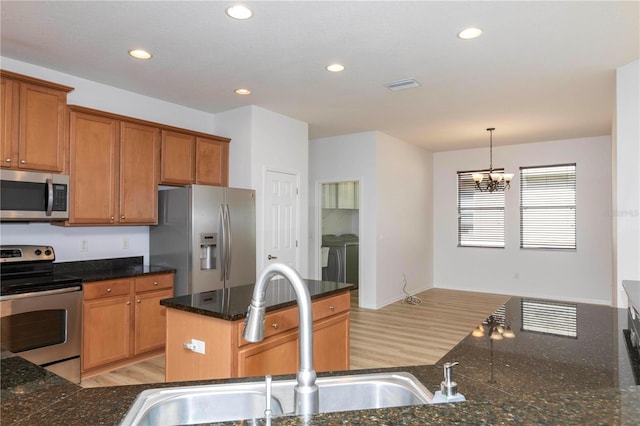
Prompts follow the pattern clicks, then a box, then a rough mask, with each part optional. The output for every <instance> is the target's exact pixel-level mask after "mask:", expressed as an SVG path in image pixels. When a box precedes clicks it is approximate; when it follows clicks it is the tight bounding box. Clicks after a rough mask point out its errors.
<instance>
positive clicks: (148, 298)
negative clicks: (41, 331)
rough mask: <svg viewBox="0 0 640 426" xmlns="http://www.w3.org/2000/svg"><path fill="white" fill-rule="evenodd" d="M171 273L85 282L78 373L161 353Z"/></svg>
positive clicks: (90, 373) (96, 371)
mask: <svg viewBox="0 0 640 426" xmlns="http://www.w3.org/2000/svg"><path fill="white" fill-rule="evenodd" d="M173 280H174V274H173V273H168V274H154V275H145V276H141V277H135V278H124V279H114V280H105V281H95V282H86V283H83V302H82V312H83V318H82V356H81V365H82V377H83V378H87V377H91V376H93V375H96V374H100V373H102V372H105V371H108V370H111V369H114V368H118V367H121V366H124V365H128V364H132V363H134V362H138V361H141V360H143V359H146V358H149V357H151V356H156V355H158V354H159V353H162V350H163V349H164V345H165V338H166V321H167V320H166V308H165V307H164V306H162V305H160V300H162V299H168V298H171V297H172V296H173Z"/></svg>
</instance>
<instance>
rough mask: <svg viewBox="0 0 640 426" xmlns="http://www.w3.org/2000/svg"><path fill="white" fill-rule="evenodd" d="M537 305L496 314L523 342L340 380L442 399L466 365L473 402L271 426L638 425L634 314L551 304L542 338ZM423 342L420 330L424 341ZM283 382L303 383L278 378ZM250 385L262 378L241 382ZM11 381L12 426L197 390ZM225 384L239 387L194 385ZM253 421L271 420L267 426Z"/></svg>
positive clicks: (19, 371)
mask: <svg viewBox="0 0 640 426" xmlns="http://www.w3.org/2000/svg"><path fill="white" fill-rule="evenodd" d="M529 302H530V301H526V300H525V299H522V298H516V297H514V298H511V299H510V300H509V301H508V302H507V303H506V304H505V306H504V309H503V310H501V311H499V313H496V315H498V316H500V317H501V318H502V319H503V322H508V323H509V325H510V326H511V329H512V330H513V331H515V335H516V336H515V338H512V339H506V338H505V339H502V340H495V341H494V340H491V339H489V338H488V334H485V336H483V337H474V336H472V335H471V334H470V335H469V336H467V337H466V338H465V339H464V340H463V341H462V342H461V343H460V344H458V345H457V346H456V347H455V348H453V349H452V350H451V351H450V352H449V353H447V354H446V355H445V356H444V357H443V358H442V359H441V360H440V361H439V362H438V363H437V365H419V366H410V367H398V368H387V369H375V370H360V371H350V372H347V373H340V374H355V373H365V372H366V373H369V372H388V371H407V372H409V373H411V374H413V375H414V376H416V377H417V378H418V379H419V380H420V381H421V382H423V383H424V384H425V385H426V386H427V388H428V389H430V390H431V391H432V392H434V391H435V390H437V389H438V387H439V383H440V381H441V380H442V377H443V374H442V364H443V363H445V362H453V361H458V362H460V365H459V366H457V367H456V370H455V372H454V376H455V377H454V379H455V381H456V382H457V383H458V388H459V391H460V392H461V393H463V394H464V395H465V396H466V398H467V401H465V402H461V403H456V404H434V405H420V406H411V407H398V408H388V409H379V410H363V411H351V412H342V413H326V414H319V415H315V416H313V417H312V418H311V419H309V420H307V421H305V420H304V419H302V418H299V417H296V416H287V417H274V418H272V419H271V422H270V424H272V425H300V424H310V425H345V424H367V425H423V424H503V423H512V424H545V425H546V424H580V425H584V424H607V425H616V424H621V425H636V424H638V422H639V421H640V386H638V385H637V384H636V382H635V379H634V376H633V374H632V370H633V368H634V367H638V366H640V363H638V360H637V358H636V360H635V361H632V357H630V353H629V351H628V349H627V346H626V342H625V338H624V333H623V331H624V329H626V327H627V320H626V318H627V317H626V315H627V311H626V310H625V309H615V308H611V307H607V306H599V305H587V304H566V305H568V306H564V305H565V304H557V303H555V302H550V306H551V307H552V308H554V309H556V310H557V309H560V308H564V311H565V312H567V313H566V314H565V315H564V316H562V317H563V321H560V322H558V324H562V327H560V325H553V326H549V327H548V328H547V329H546V330H544V332H541V331H534V330H536V329H537V328H538V325H536V322H535V321H534V320H535V319H536V318H535V315H533V316H534V318H530V316H531V315H532V314H530V313H529V312H530V311H529V305H528V303H529ZM536 302H537V301H536ZM540 309H541V310H539V311H538V312H544V306H542V307H541V308H540ZM534 313H535V312H534ZM545 315H547V314H545ZM547 316H548V315H547ZM532 321H533V322H532ZM574 326H575V327H574ZM567 330H568V331H567ZM560 334H564V335H560ZM567 334H568V335H567ZM419 336H420V333H419V330H416V338H419ZM634 364H638V365H634ZM319 375H325V374H319ZM328 375H331V374H328ZM279 378H293V376H292V375H288V376H282V377H276V378H275V380H278V379H279ZM246 380H252V379H232V380H231V381H246ZM1 381H2V412H1V414H2V423H3V425H4V424H7V425H9V424H24V425H27V424H29V425H31V424H48V425H65V426H68V425H76V424H78V425H80V424H82V425H84V424H106V425H111V424H118V422H119V421H120V420H121V419H122V417H123V416H124V415H125V413H126V411H127V410H128V407H129V406H130V404H131V403H132V402H133V400H134V399H135V397H136V396H137V395H138V393H140V392H141V391H142V390H145V389H148V388H157V387H169V386H180V385H186V384H187V383H167V384H151V385H136V386H117V387H105V388H93V389H81V388H79V387H78V386H76V385H73V384H70V383H68V382H65V381H64V380H62V379H60V378H57V376H55V375H53V374H51V373H49V372H46V371H44V370H42V369H41V368H39V367H35V366H33V365H32V364H30V363H28V362H27V361H24V360H22V359H21V358H18V357H10V358H5V359H2V376H1ZM225 382H229V380H208V381H199V382H190V383H188V384H189V385H194V384H205V383H225ZM248 423H249V422H246V421H245V422H236V423H233V422H227V423H224V424H227V425H231V424H238V425H240V424H248ZM250 424H258V425H264V424H266V423H265V421H264V420H263V419H258V420H256V421H255V422H253V423H250Z"/></svg>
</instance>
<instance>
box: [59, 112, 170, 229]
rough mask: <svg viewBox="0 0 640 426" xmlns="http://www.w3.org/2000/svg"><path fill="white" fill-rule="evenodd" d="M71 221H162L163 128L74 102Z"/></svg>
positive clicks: (121, 223) (143, 222)
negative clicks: (158, 206) (160, 183)
mask: <svg viewBox="0 0 640 426" xmlns="http://www.w3.org/2000/svg"><path fill="white" fill-rule="evenodd" d="M70 110H71V112H70V173H69V175H70V182H71V185H70V186H71V193H70V212H69V221H68V224H70V225H153V224H156V223H157V222H158V209H157V205H158V194H157V191H158V180H159V161H160V159H159V133H160V131H159V129H158V128H156V127H153V126H148V125H144V124H138V123H134V122H129V121H124V120H122V119H120V118H119V117H118V116H114V115H112V114H107V113H99V112H96V111H93V110H88V109H86V108H80V107H71V108H70Z"/></svg>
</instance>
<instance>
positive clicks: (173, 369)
mask: <svg viewBox="0 0 640 426" xmlns="http://www.w3.org/2000/svg"><path fill="white" fill-rule="evenodd" d="M349 304H350V296H349V292H344V293H341V294H338V295H335V296H329V297H325V298H322V299H316V300H314V301H313V305H312V309H313V340H314V345H313V357H314V369H315V370H316V371H317V372H320V371H342V370H348V369H349ZM243 329H244V321H243V320H239V321H225V320H222V319H218V318H213V317H208V316H205V315H199V314H195V313H191V312H186V311H182V310H177V309H168V310H167V345H166V348H165V355H166V381H168V382H173V381H183V380H203V379H220V378H230V377H250V376H263V375H265V374H273V375H276V374H288V373H295V372H296V371H298V367H299V365H298V360H299V331H298V308H297V307H296V306H292V307H289V308H284V309H281V310H278V311H272V312H269V313H267V315H266V316H265V338H264V340H263V341H262V342H258V343H249V342H247V341H245V340H244V339H243V338H242V331H243ZM192 339H196V340H200V341H203V342H204V343H205V353H204V354H199V353H195V352H193V351H191V350H189V349H185V347H184V344H185V343H191V341H192Z"/></svg>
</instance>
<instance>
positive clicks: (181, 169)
mask: <svg viewBox="0 0 640 426" xmlns="http://www.w3.org/2000/svg"><path fill="white" fill-rule="evenodd" d="M161 163H162V164H161V171H160V183H161V184H165V185H189V184H193V183H197V184H200V185H216V186H227V185H228V182H229V139H226V138H219V137H213V136H203V135H199V134H195V133H188V132H184V133H183V132H176V131H171V130H162V150H161Z"/></svg>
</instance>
